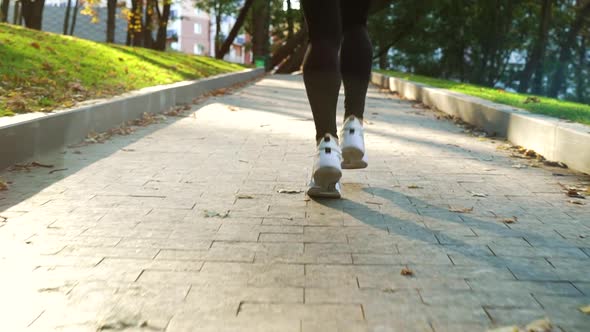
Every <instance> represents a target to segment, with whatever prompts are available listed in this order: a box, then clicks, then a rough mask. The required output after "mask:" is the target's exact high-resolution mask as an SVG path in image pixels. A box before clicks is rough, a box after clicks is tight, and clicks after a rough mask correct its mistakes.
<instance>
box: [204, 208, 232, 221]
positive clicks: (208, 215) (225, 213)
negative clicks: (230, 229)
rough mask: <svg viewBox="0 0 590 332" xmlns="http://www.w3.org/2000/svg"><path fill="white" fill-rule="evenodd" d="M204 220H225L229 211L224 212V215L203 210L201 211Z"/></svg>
mask: <svg viewBox="0 0 590 332" xmlns="http://www.w3.org/2000/svg"><path fill="white" fill-rule="evenodd" d="M203 213H204V215H205V218H215V217H219V218H222V219H224V218H227V217H228V216H229V211H226V212H224V213H219V212H215V211H210V210H204V211H203Z"/></svg>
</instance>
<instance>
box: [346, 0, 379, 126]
mask: <svg viewBox="0 0 590 332" xmlns="http://www.w3.org/2000/svg"><path fill="white" fill-rule="evenodd" d="M370 2H371V1H369V0H341V1H340V3H341V12H342V29H343V37H344V38H343V40H342V49H341V51H340V71H341V73H342V80H343V82H344V93H345V102H344V109H345V113H344V119H346V118H348V117H349V116H351V115H354V116H356V117H357V118H359V119H362V118H363V113H364V111H365V99H366V96H367V88H368V86H369V81H370V78H371V66H372V63H373V47H372V45H371V40H370V39H369V33H368V31H367V17H368V13H369V6H370Z"/></svg>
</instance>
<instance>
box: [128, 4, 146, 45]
mask: <svg viewBox="0 0 590 332" xmlns="http://www.w3.org/2000/svg"><path fill="white" fill-rule="evenodd" d="M130 24H131V27H130V30H131V36H130V38H131V40H130V43H131V45H132V46H142V42H143V29H144V26H143V0H132V1H131V19H130Z"/></svg>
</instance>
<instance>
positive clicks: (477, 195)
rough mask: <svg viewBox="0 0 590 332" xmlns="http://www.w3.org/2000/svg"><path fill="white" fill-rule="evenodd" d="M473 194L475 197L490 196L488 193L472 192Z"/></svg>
mask: <svg viewBox="0 0 590 332" xmlns="http://www.w3.org/2000/svg"><path fill="white" fill-rule="evenodd" d="M471 196H473V197H488V194H484V193H475V192H472V193H471Z"/></svg>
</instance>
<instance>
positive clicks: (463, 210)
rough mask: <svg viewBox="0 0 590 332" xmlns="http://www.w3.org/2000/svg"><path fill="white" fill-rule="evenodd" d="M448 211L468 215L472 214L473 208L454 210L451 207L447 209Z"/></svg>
mask: <svg viewBox="0 0 590 332" xmlns="http://www.w3.org/2000/svg"><path fill="white" fill-rule="evenodd" d="M449 211H451V212H457V213H469V212H473V207H470V208H454V207H451V208H450V209H449Z"/></svg>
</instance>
